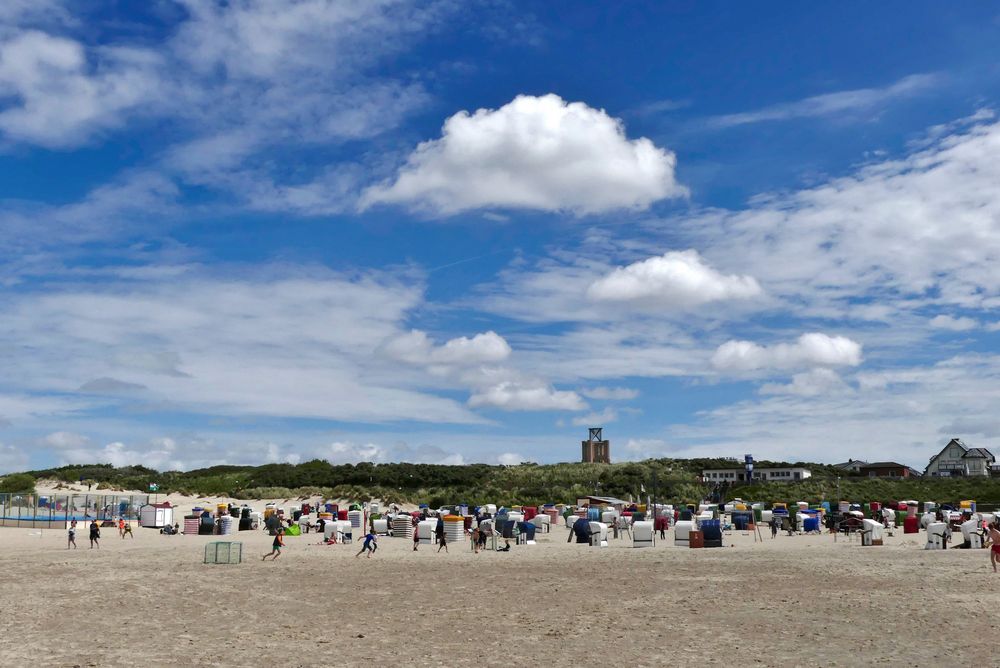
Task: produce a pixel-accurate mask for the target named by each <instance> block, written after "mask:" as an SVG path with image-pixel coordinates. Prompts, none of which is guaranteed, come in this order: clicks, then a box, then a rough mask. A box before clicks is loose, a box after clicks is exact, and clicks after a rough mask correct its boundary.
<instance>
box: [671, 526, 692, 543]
mask: <svg viewBox="0 0 1000 668" xmlns="http://www.w3.org/2000/svg"><path fill="white" fill-rule="evenodd" d="M692 531H694V522H692V521H690V520H681V521H680V522H678V523H677V524H676V526H674V545H680V546H682V547H687V546H688V534H690V533H691V532H692Z"/></svg>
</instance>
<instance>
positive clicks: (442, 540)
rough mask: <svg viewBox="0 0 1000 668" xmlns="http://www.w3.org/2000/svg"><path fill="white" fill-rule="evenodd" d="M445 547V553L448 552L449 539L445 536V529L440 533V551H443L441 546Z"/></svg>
mask: <svg viewBox="0 0 1000 668" xmlns="http://www.w3.org/2000/svg"><path fill="white" fill-rule="evenodd" d="M442 547H443V548H444V551H445V553H447V552H448V540H447V539H446V538H445V536H444V531H442V532H441V533H440V535H438V552H439V553H440V552H441V548H442Z"/></svg>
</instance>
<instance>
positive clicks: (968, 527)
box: [959, 518, 983, 550]
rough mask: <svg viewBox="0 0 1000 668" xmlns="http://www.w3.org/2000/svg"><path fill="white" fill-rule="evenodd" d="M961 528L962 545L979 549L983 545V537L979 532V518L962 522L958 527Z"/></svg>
mask: <svg viewBox="0 0 1000 668" xmlns="http://www.w3.org/2000/svg"><path fill="white" fill-rule="evenodd" d="M959 528H960V529H961V530H962V541H963V546H965V547H970V548H975V549H977V550H978V549H979V548H981V547H982V546H983V537H982V535H981V534H980V533H979V520H978V519H976V518H972V519H971V520H966V521H965V522H962V525H961V526H960V527H959Z"/></svg>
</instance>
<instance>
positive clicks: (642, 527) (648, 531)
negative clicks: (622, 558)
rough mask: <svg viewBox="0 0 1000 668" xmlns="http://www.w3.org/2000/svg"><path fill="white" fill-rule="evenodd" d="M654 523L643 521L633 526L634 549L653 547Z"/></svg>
mask: <svg viewBox="0 0 1000 668" xmlns="http://www.w3.org/2000/svg"><path fill="white" fill-rule="evenodd" d="M653 545H654V542H653V523H652V522H647V521H642V522H636V523H635V524H633V525H632V547H653Z"/></svg>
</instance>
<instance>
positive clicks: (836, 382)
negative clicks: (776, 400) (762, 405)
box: [760, 368, 851, 397]
mask: <svg viewBox="0 0 1000 668" xmlns="http://www.w3.org/2000/svg"><path fill="white" fill-rule="evenodd" d="M850 389H851V388H850V386H849V385H848V384H847V383H845V382H844V380H843V379H842V378H841V377H840V375H838V374H837V372H836V371H834V370H833V369H823V368H820V369H811V370H810V371H806V372H804V373H797V374H795V375H794V376H792V382H791V383H788V384H785V385H782V384H778V383H765V384H763V385H761V386H760V393H761V394H792V395H797V396H801V397H815V396H819V395H832V394H835V393H839V392H849V391H850Z"/></svg>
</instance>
